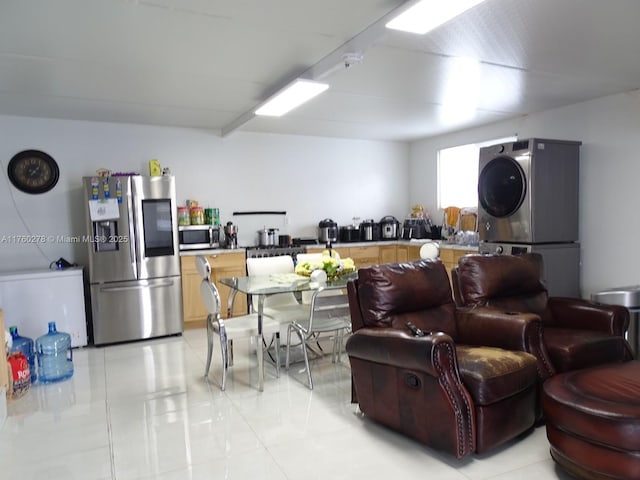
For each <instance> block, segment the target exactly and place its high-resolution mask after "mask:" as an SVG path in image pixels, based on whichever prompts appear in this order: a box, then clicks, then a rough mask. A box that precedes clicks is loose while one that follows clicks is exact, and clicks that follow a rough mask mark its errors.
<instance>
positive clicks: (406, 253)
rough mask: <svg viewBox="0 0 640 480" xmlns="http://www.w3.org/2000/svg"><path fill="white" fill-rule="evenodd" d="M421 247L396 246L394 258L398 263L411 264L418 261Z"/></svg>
mask: <svg viewBox="0 0 640 480" xmlns="http://www.w3.org/2000/svg"><path fill="white" fill-rule="evenodd" d="M421 246H422V245H398V247H397V250H396V258H397V260H396V261H397V262H398V263H403V262H413V261H414V260H419V259H420V247H421Z"/></svg>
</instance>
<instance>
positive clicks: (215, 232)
mask: <svg viewBox="0 0 640 480" xmlns="http://www.w3.org/2000/svg"><path fill="white" fill-rule="evenodd" d="M178 239H179V241H180V250H205V249H209V248H219V247H220V226H219V225H180V226H178Z"/></svg>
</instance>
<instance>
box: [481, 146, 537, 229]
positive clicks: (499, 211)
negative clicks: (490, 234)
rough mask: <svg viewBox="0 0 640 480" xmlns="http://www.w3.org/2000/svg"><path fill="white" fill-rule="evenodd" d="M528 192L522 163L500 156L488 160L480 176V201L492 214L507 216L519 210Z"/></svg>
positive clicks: (498, 216) (499, 216)
mask: <svg viewBox="0 0 640 480" xmlns="http://www.w3.org/2000/svg"><path fill="white" fill-rule="evenodd" d="M526 194H527V180H526V176H525V172H524V170H523V169H522V167H521V166H520V164H519V163H518V162H517V161H516V160H514V159H513V158H511V157H507V156H500V157H496V158H494V159H493V160H491V161H490V162H488V163H487V164H486V165H485V167H484V168H483V169H482V171H481V172H480V176H479V177H478V201H479V202H480V206H481V207H482V208H483V209H484V210H485V211H486V212H487V213H488V214H489V215H491V216H493V217H496V218H506V217H509V216H511V215H513V214H514V213H516V212H517V211H518V209H519V208H520V206H521V205H522V202H523V201H524V199H525V196H526Z"/></svg>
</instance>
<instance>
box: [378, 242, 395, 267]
mask: <svg viewBox="0 0 640 480" xmlns="http://www.w3.org/2000/svg"><path fill="white" fill-rule="evenodd" d="M378 248H379V249H380V257H379V258H380V263H395V262H397V261H398V248H399V247H396V246H395V245H381V246H380V247H378Z"/></svg>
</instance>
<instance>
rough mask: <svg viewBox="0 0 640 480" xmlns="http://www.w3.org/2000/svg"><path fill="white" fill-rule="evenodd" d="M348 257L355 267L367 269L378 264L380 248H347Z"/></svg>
mask: <svg viewBox="0 0 640 480" xmlns="http://www.w3.org/2000/svg"><path fill="white" fill-rule="evenodd" d="M349 257H351V258H352V259H353V262H354V263H355V264H356V267H358V268H361V267H368V266H369V265H377V264H379V263H380V247H378V246H373V245H372V246H366V247H349Z"/></svg>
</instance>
